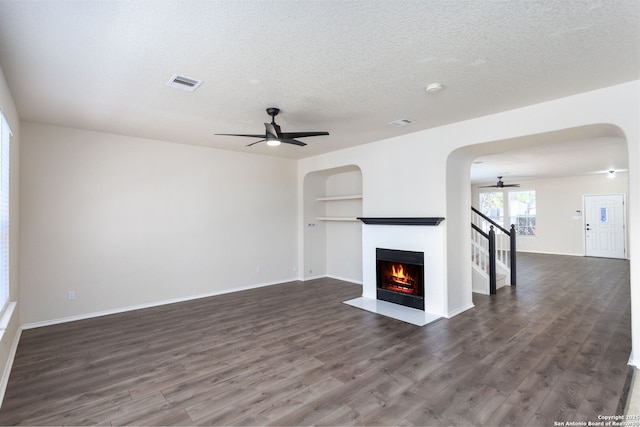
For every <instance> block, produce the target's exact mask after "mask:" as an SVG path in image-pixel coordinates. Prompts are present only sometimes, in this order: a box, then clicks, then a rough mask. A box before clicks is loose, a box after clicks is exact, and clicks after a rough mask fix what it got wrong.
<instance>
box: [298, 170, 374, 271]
mask: <svg viewBox="0 0 640 427" xmlns="http://www.w3.org/2000/svg"><path fill="white" fill-rule="evenodd" d="M303 191H304V196H303V198H304V265H305V266H304V270H303V271H304V276H305V278H307V277H309V278H313V277H318V276H330V277H336V278H342V279H345V280H348V281H354V282H359V283H361V281H362V223H361V222H360V220H358V217H361V216H362V202H363V196H362V172H361V171H360V168H358V167H357V166H354V165H350V166H344V167H339V168H333V169H325V170H320V171H316V172H310V173H309V174H307V176H305V179H304V187H303Z"/></svg>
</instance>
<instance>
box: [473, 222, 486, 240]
mask: <svg viewBox="0 0 640 427" xmlns="http://www.w3.org/2000/svg"><path fill="white" fill-rule="evenodd" d="M471 228H473V229H474V230H476V231H477V232H478V233H480V235H481V236H483V237H484V238H485V239H488V238H489V235H488V234H487V233H485V232H484V231H482V229H481V228H480V227H478V226H477V225H475V224H471Z"/></svg>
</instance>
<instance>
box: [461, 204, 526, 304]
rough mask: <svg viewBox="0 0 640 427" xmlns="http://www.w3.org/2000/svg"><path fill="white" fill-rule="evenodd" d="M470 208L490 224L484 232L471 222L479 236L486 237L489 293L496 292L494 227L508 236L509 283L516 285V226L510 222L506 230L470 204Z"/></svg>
mask: <svg viewBox="0 0 640 427" xmlns="http://www.w3.org/2000/svg"><path fill="white" fill-rule="evenodd" d="M471 210H472V211H473V212H475V213H476V214H477V215H479V216H480V217H481V218H483V219H484V220H486V221H487V222H488V223H489V224H491V226H490V227H489V232H488V233H486V232H484V231H483V230H482V229H481V228H480V227H478V226H477V225H476V224H474V223H473V222H472V223H471V227H472V228H473V229H474V230H475V231H476V232H478V234H480V235H481V236H483V237H484V238H485V239H487V240H488V241H489V242H488V243H489V293H491V294H495V293H496V276H497V275H496V237H495V233H496V231H495V230H494V227H496V228H497V229H499V230H500V231H502V232H503V233H504V234H505V235H506V236H508V237H509V249H508V252H509V267H508V268H509V271H510V273H511V277H510V279H511V280H510V283H509V284H510V285H511V286H516V276H517V275H516V235H517V233H516V228H515V225H514V224H511V230H506V229H505V228H504V227H501V226H500V225H499V224H496V222H495V221H494V220H492V219H491V218H489V217H487V216H486V215H485V214H483V213H482V212H480V211H479V210H478V209H476V208H474V207H473V206H471Z"/></svg>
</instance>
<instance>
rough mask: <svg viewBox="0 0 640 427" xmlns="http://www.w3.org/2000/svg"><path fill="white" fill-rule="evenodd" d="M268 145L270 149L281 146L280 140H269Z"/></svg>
mask: <svg viewBox="0 0 640 427" xmlns="http://www.w3.org/2000/svg"><path fill="white" fill-rule="evenodd" d="M267 145H268V146H270V147H277V146H278V145H280V140H279V139H267Z"/></svg>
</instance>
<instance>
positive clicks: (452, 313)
mask: <svg viewBox="0 0 640 427" xmlns="http://www.w3.org/2000/svg"><path fill="white" fill-rule="evenodd" d="M473 307H475V305H474V304H473V303H470V304H468V305H464V306H462V307H460V308H456V309H455V310H453V311H448V312H447V314H446V315H445V316H444V317H446V318H447V319H451V318H452V317H455V316H457V315H458V314H460V313H462V312H465V311H467V310H471V309H472V308H473Z"/></svg>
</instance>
